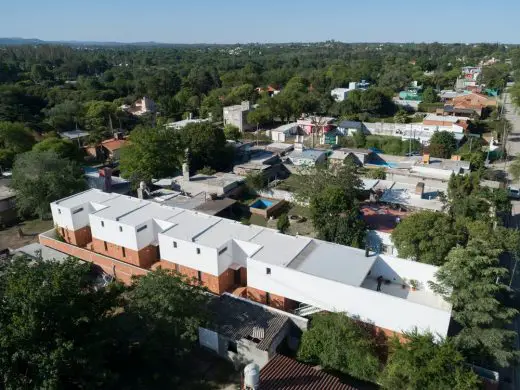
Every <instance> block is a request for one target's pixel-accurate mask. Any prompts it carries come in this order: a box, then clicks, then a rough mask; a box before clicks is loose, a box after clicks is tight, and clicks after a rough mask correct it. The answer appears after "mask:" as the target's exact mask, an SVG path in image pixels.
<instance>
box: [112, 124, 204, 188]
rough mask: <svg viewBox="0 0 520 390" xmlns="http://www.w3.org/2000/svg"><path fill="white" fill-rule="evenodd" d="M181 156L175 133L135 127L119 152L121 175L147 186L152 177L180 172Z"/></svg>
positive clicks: (168, 175)
mask: <svg viewBox="0 0 520 390" xmlns="http://www.w3.org/2000/svg"><path fill="white" fill-rule="evenodd" d="M182 156H183V148H182V146H181V143H180V140H179V136H178V135H177V133H176V132H173V131H171V130H168V129H164V128H146V127H141V126H138V127H136V128H135V129H134V130H133V131H132V133H131V134H130V137H129V142H128V143H127V144H125V146H123V148H122V149H121V158H120V167H121V175H122V176H123V177H126V178H128V179H130V180H131V181H132V182H133V183H134V185H137V184H138V183H139V182H141V181H144V182H147V183H150V182H151V180H152V178H161V177H171V176H173V175H174V174H175V173H176V172H178V171H179V170H180V167H181V160H182ZM201 168H202V167H201Z"/></svg>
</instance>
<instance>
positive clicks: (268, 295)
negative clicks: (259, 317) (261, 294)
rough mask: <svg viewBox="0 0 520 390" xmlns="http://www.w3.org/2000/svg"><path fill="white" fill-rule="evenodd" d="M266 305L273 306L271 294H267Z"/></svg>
mask: <svg viewBox="0 0 520 390" xmlns="http://www.w3.org/2000/svg"><path fill="white" fill-rule="evenodd" d="M265 304H266V305H270V304H271V294H269V293H268V292H266V293H265Z"/></svg>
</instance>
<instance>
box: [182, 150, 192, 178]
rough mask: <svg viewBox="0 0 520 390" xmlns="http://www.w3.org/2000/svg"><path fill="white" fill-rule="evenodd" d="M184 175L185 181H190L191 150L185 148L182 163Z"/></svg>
mask: <svg viewBox="0 0 520 390" xmlns="http://www.w3.org/2000/svg"><path fill="white" fill-rule="evenodd" d="M182 177H183V178H184V181H190V150H189V148H186V150H184V162H183V163H182Z"/></svg>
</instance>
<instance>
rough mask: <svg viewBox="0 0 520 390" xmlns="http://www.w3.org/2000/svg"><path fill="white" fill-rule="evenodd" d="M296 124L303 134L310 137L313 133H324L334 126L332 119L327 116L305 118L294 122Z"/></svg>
mask: <svg viewBox="0 0 520 390" xmlns="http://www.w3.org/2000/svg"><path fill="white" fill-rule="evenodd" d="M296 124H297V125H298V126H299V127H300V128H301V129H302V130H303V131H304V132H305V134H307V135H310V134H312V133H313V132H314V133H316V134H322V133H326V132H328V131H330V130H332V129H334V128H335V127H336V126H335V125H334V118H332V117H327V116H307V117H303V118H300V119H298V120H297V121H296Z"/></svg>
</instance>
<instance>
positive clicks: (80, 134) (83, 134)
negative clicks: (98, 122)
mask: <svg viewBox="0 0 520 390" xmlns="http://www.w3.org/2000/svg"><path fill="white" fill-rule="evenodd" d="M58 134H59V136H60V137H61V138H65V139H68V140H70V141H72V142H74V143H77V144H78V146H79V147H82V146H84V145H85V144H86V141H87V139H88V136H89V135H90V133H89V132H88V131H84V130H79V129H76V130H70V131H63V132H61V133H58Z"/></svg>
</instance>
